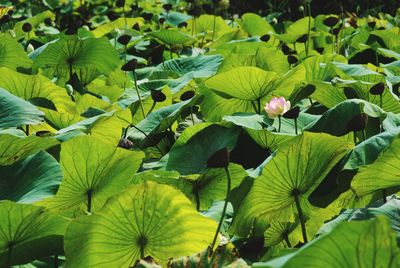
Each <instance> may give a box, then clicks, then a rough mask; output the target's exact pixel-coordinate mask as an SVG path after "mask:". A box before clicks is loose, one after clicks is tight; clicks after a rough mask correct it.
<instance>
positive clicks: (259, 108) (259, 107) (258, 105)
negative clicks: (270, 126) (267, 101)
mask: <svg viewBox="0 0 400 268" xmlns="http://www.w3.org/2000/svg"><path fill="white" fill-rule="evenodd" d="M257 108H258V114H260V113H261V99H257Z"/></svg>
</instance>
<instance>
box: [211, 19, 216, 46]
mask: <svg viewBox="0 0 400 268" xmlns="http://www.w3.org/2000/svg"><path fill="white" fill-rule="evenodd" d="M216 20H217V16H215V15H213V29H212V37H211V42H214V36H215V24H216Z"/></svg>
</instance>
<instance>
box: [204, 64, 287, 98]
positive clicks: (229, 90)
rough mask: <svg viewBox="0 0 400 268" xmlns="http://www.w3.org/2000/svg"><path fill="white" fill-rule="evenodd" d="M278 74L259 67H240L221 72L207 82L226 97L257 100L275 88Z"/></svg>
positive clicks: (207, 84) (211, 87)
mask: <svg viewBox="0 0 400 268" xmlns="http://www.w3.org/2000/svg"><path fill="white" fill-rule="evenodd" d="M278 78H279V77H278V75H277V74H276V73H275V72H268V71H264V70H262V69H260V68H257V67H239V68H235V69H233V70H230V71H227V72H224V73H219V74H217V75H215V76H213V77H211V78H210V79H208V80H207V81H206V82H205V84H206V86H207V87H209V88H210V89H212V90H214V91H215V92H216V93H217V94H219V95H221V96H223V97H225V98H236V99H241V100H246V101H256V100H260V99H261V98H263V97H265V96H266V95H268V94H269V93H271V92H272V91H274V90H275V86H276V82H277V80H278Z"/></svg>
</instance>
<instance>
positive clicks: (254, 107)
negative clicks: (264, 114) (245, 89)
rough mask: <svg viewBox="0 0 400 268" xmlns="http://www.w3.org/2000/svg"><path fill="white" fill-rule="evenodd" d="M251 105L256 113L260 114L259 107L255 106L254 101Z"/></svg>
mask: <svg viewBox="0 0 400 268" xmlns="http://www.w3.org/2000/svg"><path fill="white" fill-rule="evenodd" d="M251 105H252V106H253V109H254V112H256V113H257V114H258V112H257V107H256V105H255V104H254V102H253V101H251Z"/></svg>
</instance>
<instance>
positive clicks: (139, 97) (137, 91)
mask: <svg viewBox="0 0 400 268" xmlns="http://www.w3.org/2000/svg"><path fill="white" fill-rule="evenodd" d="M132 73H133V79H134V80H135V90H136V94H137V96H138V99H139V103H140V109H141V110H142V115H143V118H145V117H146V114H145V112H144V107H143V102H142V97H141V96H140V93H139V87H138V85H137V75H136V72H135V71H132Z"/></svg>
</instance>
